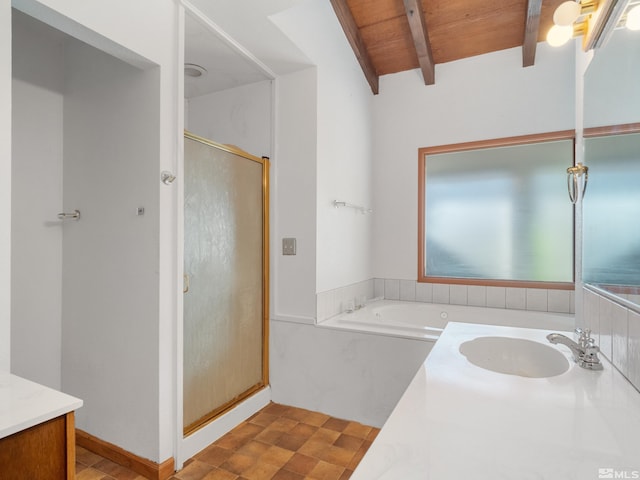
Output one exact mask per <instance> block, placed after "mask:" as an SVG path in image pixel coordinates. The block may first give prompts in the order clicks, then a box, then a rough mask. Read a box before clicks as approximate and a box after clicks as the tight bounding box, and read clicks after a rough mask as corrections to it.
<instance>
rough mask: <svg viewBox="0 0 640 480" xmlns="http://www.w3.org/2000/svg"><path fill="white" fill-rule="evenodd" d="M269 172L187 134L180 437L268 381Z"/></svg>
mask: <svg viewBox="0 0 640 480" xmlns="http://www.w3.org/2000/svg"><path fill="white" fill-rule="evenodd" d="M267 172H268V161H267V160H266V159H261V158H258V157H253V156H251V155H248V154H246V153H245V152H242V151H240V150H236V149H234V148H230V147H225V146H222V145H218V144H215V143H213V142H210V141H208V140H205V139H202V138H200V137H196V136H194V135H191V134H188V133H185V202H184V203H185V207H184V208H185V212H184V215H185V225H184V237H185V238H184V273H185V288H184V290H185V294H184V374H183V382H184V383H183V398H184V400H183V401H184V411H183V424H184V426H185V428H184V433H185V435H186V434H188V433H190V432H192V431H194V430H196V429H197V428H199V427H200V426H202V425H204V424H206V423H207V422H208V421H210V420H211V419H213V418H215V417H216V416H217V415H219V414H221V413H223V412H224V411H226V410H227V409H229V408H231V407H232V406H233V405H235V404H236V403H237V402H238V401H240V400H242V399H244V398H246V397H248V396H250V395H251V394H252V393H254V392H255V391H257V390H259V389H261V388H262V387H264V386H265V385H266V384H267V383H268V377H267V371H268V370H267V369H268V365H267V358H268V356H267V325H268V324H267V321H266V320H267V312H268V305H267V299H268V294H267V292H268V285H267V281H268V280H267V279H268V273H267V270H268V250H267V248H268V243H267V239H268V213H267V212H268V204H267V203H268V174H267Z"/></svg>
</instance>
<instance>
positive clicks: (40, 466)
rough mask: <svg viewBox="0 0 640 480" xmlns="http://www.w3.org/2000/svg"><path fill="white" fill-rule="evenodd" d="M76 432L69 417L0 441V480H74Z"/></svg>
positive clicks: (54, 420) (37, 426)
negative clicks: (1, 479) (74, 435)
mask: <svg viewBox="0 0 640 480" xmlns="http://www.w3.org/2000/svg"><path fill="white" fill-rule="evenodd" d="M69 422H70V423H69ZM73 432H74V430H73V413H70V414H68V415H67V416H65V415H63V416H61V417H57V418H54V419H53V420H49V421H47V422H44V423H41V424H39V425H35V426H33V427H31V428H28V429H26V430H23V431H21V432H18V433H15V434H13V435H10V436H8V437H5V438H3V439H0V478H7V479H23V478H24V479H27V478H28V479H29V480H69V479H73V478H75V458H74V457H75V454H74V453H73V452H75V448H74V447H75V444H74V438H73ZM68 445H69V448H70V450H68Z"/></svg>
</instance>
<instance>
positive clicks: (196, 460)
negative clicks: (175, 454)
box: [76, 403, 379, 480]
mask: <svg viewBox="0 0 640 480" xmlns="http://www.w3.org/2000/svg"><path fill="white" fill-rule="evenodd" d="M378 432H379V429H377V428H373V427H368V426H366V425H362V424H360V423H357V422H349V421H346V420H340V419H337V418H333V417H330V416H328V415H324V414H322V413H317V412H312V411H309V410H303V409H300V408H294V407H287V406H284V405H279V404H276V403H271V404H269V405H267V406H266V407H265V408H263V409H262V410H260V411H259V412H258V413H256V414H255V415H253V416H252V417H251V418H249V419H248V420H247V421H245V422H243V423H241V424H240V425H238V426H237V427H236V428H235V429H233V430H232V431H230V432H229V433H227V434H226V435H224V436H223V437H221V438H220V439H219V440H217V441H216V442H215V443H213V444H211V445H210V446H208V447H207V448H205V449H204V450H203V451H201V452H200V453H198V454H197V455H196V456H195V457H193V458H191V459H189V460H188V461H187V462H185V465H184V468H183V469H182V470H180V471H179V472H176V473H175V474H174V476H172V477H171V479H170V480H302V479H311V480H344V479H347V478H349V477H350V476H351V474H352V473H353V470H354V469H355V468H356V466H357V465H358V463H359V462H360V460H361V459H362V457H363V456H364V454H365V452H366V451H367V449H368V448H369V446H370V445H371V442H372V441H373V439H374V438H375V437H376V435H377V434H378ZM76 465H77V469H76V479H77V480H144V477H142V476H139V475H137V474H136V473H134V472H131V471H130V470H127V469H126V468H124V467H121V466H120V465H117V464H115V463H113V462H110V461H109V460H106V459H103V458H102V457H99V456H98V455H95V454H93V453H91V452H89V451H87V450H85V449H83V448H81V447H78V451H77V463H76Z"/></svg>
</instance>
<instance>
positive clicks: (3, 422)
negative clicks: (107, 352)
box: [0, 372, 83, 438]
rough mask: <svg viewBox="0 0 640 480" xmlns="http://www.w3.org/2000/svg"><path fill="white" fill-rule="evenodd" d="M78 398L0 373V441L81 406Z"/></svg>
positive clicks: (15, 376)
mask: <svg viewBox="0 0 640 480" xmlns="http://www.w3.org/2000/svg"><path fill="white" fill-rule="evenodd" d="M82 404H83V402H82V400H80V399H79V398H76V397H73V396H71V395H67V394H66V393H62V392H59V391H57V390H54V389H53V388H49V387H45V386H44V385H40V384H37V383H35V382H32V381H30V380H26V379H24V378H21V377H18V376H17V375H13V374H10V373H6V372H1V373H0V438H4V437H8V436H9V435H13V434H14V433H18V432H20V431H22V430H25V429H27V428H30V427H33V426H35V425H38V424H40V423H43V422H46V421H48V420H51V419H53V418H56V417H59V416H61V415H66V414H67V413H69V412H72V411H74V410H77V409H78V408H80V407H82Z"/></svg>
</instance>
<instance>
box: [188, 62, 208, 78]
mask: <svg viewBox="0 0 640 480" xmlns="http://www.w3.org/2000/svg"><path fill="white" fill-rule="evenodd" d="M184 74H185V75H186V76H187V77H191V78H198V77H202V76H204V75H206V74H207V69H206V68H204V67H201V66H200V65H196V64H195V63H185V64H184Z"/></svg>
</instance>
